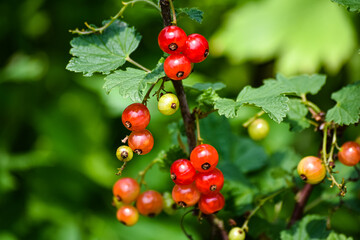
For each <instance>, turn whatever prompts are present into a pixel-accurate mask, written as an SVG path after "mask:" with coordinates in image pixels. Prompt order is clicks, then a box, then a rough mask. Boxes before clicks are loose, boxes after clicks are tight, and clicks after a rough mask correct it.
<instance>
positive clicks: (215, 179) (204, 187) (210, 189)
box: [195, 168, 224, 195]
mask: <svg viewBox="0 0 360 240" xmlns="http://www.w3.org/2000/svg"><path fill="white" fill-rule="evenodd" d="M195 185H196V187H197V189H199V191H200V192H201V193H202V194H207V195H208V194H212V193H216V192H219V191H220V190H221V189H222V187H223V186H224V175H223V174H222V172H221V171H220V170H219V169H217V168H215V169H214V170H212V171H210V172H199V173H198V174H196V178H195Z"/></svg>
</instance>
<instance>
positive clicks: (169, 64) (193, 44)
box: [158, 26, 209, 80]
mask: <svg viewBox="0 0 360 240" xmlns="http://www.w3.org/2000/svg"><path fill="white" fill-rule="evenodd" d="M158 43H159V46H160V48H161V50H163V51H164V52H166V53H169V54H171V55H170V56H169V57H167V58H166V60H165V63H164V71H165V74H166V76H168V77H169V78H171V79H173V80H182V79H185V78H187V77H188V76H189V75H190V73H191V70H192V66H193V65H192V64H193V63H199V62H202V61H204V60H205V58H206V57H207V56H208V55H209V44H208V42H207V40H206V38H205V37H203V36H202V35H200V34H197V33H194V34H191V35H189V36H186V33H185V32H184V30H182V29H181V28H179V27H177V26H168V27H165V28H164V29H163V30H161V32H160V34H159V37H158Z"/></svg>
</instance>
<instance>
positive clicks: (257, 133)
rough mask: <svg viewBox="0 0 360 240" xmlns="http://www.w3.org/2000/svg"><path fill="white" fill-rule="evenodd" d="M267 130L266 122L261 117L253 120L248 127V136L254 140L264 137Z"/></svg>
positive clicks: (268, 128)
mask: <svg viewBox="0 0 360 240" xmlns="http://www.w3.org/2000/svg"><path fill="white" fill-rule="evenodd" d="M269 130H270V127H269V124H268V122H267V121H266V120H265V119H262V118H258V119H256V120H255V121H253V122H252V123H251V124H250V126H249V128H248V132H249V136H250V137H251V139H253V140H255V141H257V140H261V139H264V138H265V137H266V136H267V135H268V133H269Z"/></svg>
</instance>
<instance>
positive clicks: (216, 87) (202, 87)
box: [191, 82, 226, 91]
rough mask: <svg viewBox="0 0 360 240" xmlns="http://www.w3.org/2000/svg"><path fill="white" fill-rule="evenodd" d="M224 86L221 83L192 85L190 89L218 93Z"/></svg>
mask: <svg viewBox="0 0 360 240" xmlns="http://www.w3.org/2000/svg"><path fill="white" fill-rule="evenodd" d="M225 87H226V85H225V84H223V83H221V82H216V83H195V84H194V85H192V86H191V88H194V89H197V90H199V91H204V90H207V89H209V88H211V89H213V90H215V91H218V90H221V89H223V88H225Z"/></svg>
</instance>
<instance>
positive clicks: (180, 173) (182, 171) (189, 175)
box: [170, 159, 196, 185]
mask: <svg viewBox="0 0 360 240" xmlns="http://www.w3.org/2000/svg"><path fill="white" fill-rule="evenodd" d="M195 175H196V170H195V168H194V166H193V165H192V164H191V162H190V161H189V160H187V159H178V160H176V161H175V162H173V164H172V165H171V168H170V176H171V179H172V180H173V181H174V183H175V184H177V185H189V184H190V183H192V182H194V180H195Z"/></svg>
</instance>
